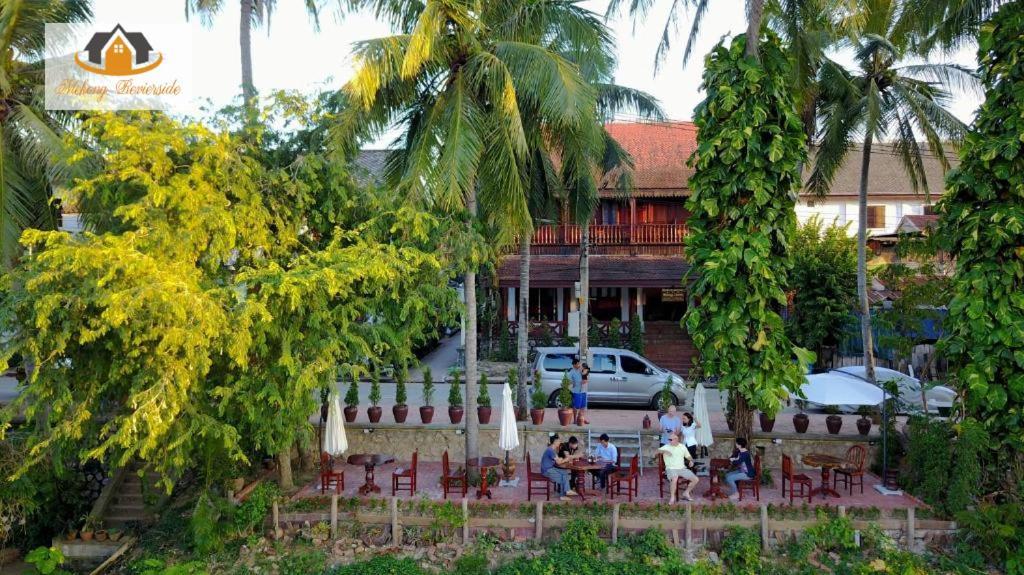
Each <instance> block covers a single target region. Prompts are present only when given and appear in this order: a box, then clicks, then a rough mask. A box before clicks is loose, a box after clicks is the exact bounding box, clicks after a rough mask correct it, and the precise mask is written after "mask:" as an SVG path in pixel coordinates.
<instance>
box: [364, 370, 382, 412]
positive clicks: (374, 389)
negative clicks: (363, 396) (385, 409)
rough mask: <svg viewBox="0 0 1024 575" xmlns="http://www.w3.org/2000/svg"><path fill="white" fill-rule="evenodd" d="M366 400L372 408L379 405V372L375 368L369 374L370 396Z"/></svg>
mask: <svg viewBox="0 0 1024 575" xmlns="http://www.w3.org/2000/svg"><path fill="white" fill-rule="evenodd" d="M367 399H369V400H370V405H371V406H373V407H377V406H379V405H380V371H378V370H377V368H374V369H373V370H372V371H371V372H370V394H369V396H368V397H367Z"/></svg>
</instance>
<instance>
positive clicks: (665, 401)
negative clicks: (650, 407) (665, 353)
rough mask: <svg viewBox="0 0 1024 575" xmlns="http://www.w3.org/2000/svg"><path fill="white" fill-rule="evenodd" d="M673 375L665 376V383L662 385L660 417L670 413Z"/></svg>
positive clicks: (659, 400)
mask: <svg viewBox="0 0 1024 575" xmlns="http://www.w3.org/2000/svg"><path fill="white" fill-rule="evenodd" d="M672 397H673V396H672V376H671V375H670V376H668V377H667V378H665V384H664V385H662V386H661V392H660V393H658V418H659V419H660V418H661V416H662V415H665V414H666V413H668V407H669V406H670V405H672Z"/></svg>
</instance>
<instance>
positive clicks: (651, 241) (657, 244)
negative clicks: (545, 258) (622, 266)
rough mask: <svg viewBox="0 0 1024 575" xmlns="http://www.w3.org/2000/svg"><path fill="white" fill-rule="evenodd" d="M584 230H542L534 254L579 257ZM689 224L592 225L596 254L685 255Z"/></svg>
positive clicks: (551, 227) (535, 239)
mask: <svg viewBox="0 0 1024 575" xmlns="http://www.w3.org/2000/svg"><path fill="white" fill-rule="evenodd" d="M580 231H581V226H578V225H575V224H559V225H547V226H540V227H538V228H537V230H536V231H535V232H534V235H533V245H532V247H531V252H532V253H534V254H538V255H545V254H547V255H551V254H556V255H566V254H572V253H579V247H580ZM685 237H686V224H635V225H632V226H630V225H591V226H590V246H591V253H593V254H623V255H671V254H678V253H680V252H681V251H682V246H683V238H685Z"/></svg>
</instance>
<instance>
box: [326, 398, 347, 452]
mask: <svg viewBox="0 0 1024 575" xmlns="http://www.w3.org/2000/svg"><path fill="white" fill-rule="evenodd" d="M331 396H332V397H331V406H330V408H328V411H327V429H325V430H324V451H326V452H327V453H329V454H330V455H332V456H335V455H341V454H342V453H345V452H346V451H348V437H346V436H345V419H344V416H343V415H342V414H341V398H340V397H339V396H338V394H337V393H332V394H331Z"/></svg>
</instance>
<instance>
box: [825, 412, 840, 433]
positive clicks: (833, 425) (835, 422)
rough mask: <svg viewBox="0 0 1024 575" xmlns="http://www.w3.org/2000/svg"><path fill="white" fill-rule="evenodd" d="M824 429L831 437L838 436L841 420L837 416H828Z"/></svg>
mask: <svg viewBox="0 0 1024 575" xmlns="http://www.w3.org/2000/svg"><path fill="white" fill-rule="evenodd" d="M825 427H827V428H828V432H829V433H831V434H832V435H838V434H839V430H840V429H842V428H843V418H842V417H839V416H838V415H830V416H828V417H826V418H825Z"/></svg>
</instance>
